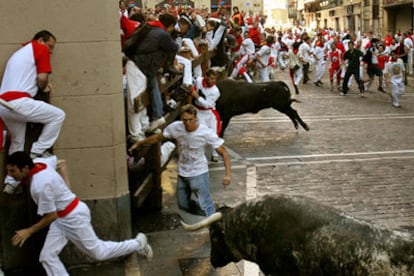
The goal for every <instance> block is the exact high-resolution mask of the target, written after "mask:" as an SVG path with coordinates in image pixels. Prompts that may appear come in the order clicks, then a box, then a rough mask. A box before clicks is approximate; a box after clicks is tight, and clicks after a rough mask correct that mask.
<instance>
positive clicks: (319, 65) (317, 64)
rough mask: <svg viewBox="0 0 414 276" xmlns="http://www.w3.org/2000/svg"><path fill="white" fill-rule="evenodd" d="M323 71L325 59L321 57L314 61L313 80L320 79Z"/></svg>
mask: <svg viewBox="0 0 414 276" xmlns="http://www.w3.org/2000/svg"><path fill="white" fill-rule="evenodd" d="M324 72H325V61H324V60H323V59H320V60H317V61H315V82H317V81H320V80H321V79H322V76H323V73H324Z"/></svg>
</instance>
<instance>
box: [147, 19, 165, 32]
mask: <svg viewBox="0 0 414 276" xmlns="http://www.w3.org/2000/svg"><path fill="white" fill-rule="evenodd" d="M147 24H148V25H150V26H152V27H159V28H161V29H163V30H164V31H167V28H166V27H165V26H164V24H162V23H161V21H159V20H157V21H148V22H147Z"/></svg>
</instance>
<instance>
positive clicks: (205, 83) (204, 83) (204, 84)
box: [201, 79, 216, 88]
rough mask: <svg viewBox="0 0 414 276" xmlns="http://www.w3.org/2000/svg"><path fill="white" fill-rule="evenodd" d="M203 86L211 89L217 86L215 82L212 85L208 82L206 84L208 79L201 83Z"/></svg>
mask: <svg viewBox="0 0 414 276" xmlns="http://www.w3.org/2000/svg"><path fill="white" fill-rule="evenodd" d="M201 84H202V85H203V87H204V88H210V87H213V86H214V85H216V83H215V82H213V83H212V84H210V85H208V84H207V82H206V79H203V80H202V81H201Z"/></svg>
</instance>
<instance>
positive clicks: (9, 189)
mask: <svg viewBox="0 0 414 276" xmlns="http://www.w3.org/2000/svg"><path fill="white" fill-rule="evenodd" d="M19 184H20V181H17V180H16V179H14V178H13V177H11V176H10V175H7V176H6V178H5V179H4V185H5V186H4V188H3V192H5V193H6V194H9V195H12V194H17V192H16V191H17V188H18V187H19Z"/></svg>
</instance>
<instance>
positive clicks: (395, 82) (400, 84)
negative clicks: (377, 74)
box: [390, 78, 405, 106]
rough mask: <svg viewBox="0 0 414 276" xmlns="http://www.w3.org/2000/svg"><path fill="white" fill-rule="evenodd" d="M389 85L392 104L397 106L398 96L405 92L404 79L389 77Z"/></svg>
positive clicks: (398, 103)
mask: <svg viewBox="0 0 414 276" xmlns="http://www.w3.org/2000/svg"><path fill="white" fill-rule="evenodd" d="M390 86H391V96H392V104H393V105H394V106H399V105H400V97H401V95H402V94H404V92H405V86H404V81H403V79H402V78H391V80H390Z"/></svg>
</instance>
